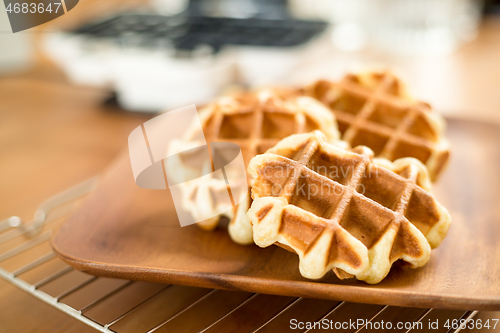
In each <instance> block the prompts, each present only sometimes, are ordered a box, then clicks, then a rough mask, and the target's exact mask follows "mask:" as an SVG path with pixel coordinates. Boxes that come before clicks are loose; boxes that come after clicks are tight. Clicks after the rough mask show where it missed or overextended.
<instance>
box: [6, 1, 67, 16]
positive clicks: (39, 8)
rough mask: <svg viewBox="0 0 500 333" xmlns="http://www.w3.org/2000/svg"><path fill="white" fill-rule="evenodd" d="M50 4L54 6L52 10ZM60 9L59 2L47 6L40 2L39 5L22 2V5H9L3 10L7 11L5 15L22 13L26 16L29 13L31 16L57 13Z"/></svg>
mask: <svg viewBox="0 0 500 333" xmlns="http://www.w3.org/2000/svg"><path fill="white" fill-rule="evenodd" d="M52 4H54V8H52ZM60 7H61V3H60V2H54V3H51V2H50V3H48V4H44V3H42V2H40V3H27V2H24V3H18V2H16V3H14V4H12V3H9V5H8V6H7V8H5V10H6V11H7V13H9V14H10V13H15V14H18V13H23V14H28V13H31V14H35V13H39V14H41V13H45V12H48V13H52V12H54V13H57V12H58V11H59V8H60Z"/></svg>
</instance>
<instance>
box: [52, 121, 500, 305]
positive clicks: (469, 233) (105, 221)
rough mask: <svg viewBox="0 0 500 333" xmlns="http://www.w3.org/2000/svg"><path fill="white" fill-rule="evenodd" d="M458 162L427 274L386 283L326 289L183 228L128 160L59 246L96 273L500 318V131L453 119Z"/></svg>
mask: <svg viewBox="0 0 500 333" xmlns="http://www.w3.org/2000/svg"><path fill="white" fill-rule="evenodd" d="M448 137H449V139H450V141H451V144H452V147H453V156H452V159H451V162H450V165H449V168H448V170H447V172H445V174H444V175H443V177H442V178H441V180H440V182H439V184H438V185H437V186H436V188H435V193H436V196H437V198H438V200H439V201H440V202H441V203H442V204H443V205H444V206H445V207H447V208H448V209H449V211H450V213H451V215H452V218H453V224H452V226H451V228H450V231H449V234H448V237H447V238H446V239H445V241H444V242H443V244H442V245H441V246H440V248H438V249H437V250H434V251H433V253H432V256H431V259H430V261H429V263H428V264H427V265H426V266H425V267H423V268H421V269H416V270H413V269H410V268H402V267H393V269H392V270H391V272H390V274H389V275H388V277H387V278H386V279H385V280H383V281H382V282H381V283H380V284H378V285H374V286H369V285H367V284H365V283H363V282H359V281H355V280H339V279H337V278H336V277H335V276H334V274H333V273H332V274H327V275H326V276H325V277H324V278H323V279H321V280H318V281H311V280H307V279H305V278H303V277H301V276H300V274H299V272H298V258H297V256H296V255H294V254H292V253H289V252H287V251H285V250H283V249H281V248H278V247H276V246H274V247H269V248H265V249H261V248H258V247H257V246H240V245H237V244H235V243H233V242H232V241H231V240H230V239H229V237H228V235H227V233H226V231H225V230H223V229H218V230H216V231H215V232H213V233H210V232H205V231H202V230H200V229H199V228H198V227H197V226H195V225H192V226H188V227H183V228H181V227H180V225H179V223H178V220H177V216H176V213H175V210H174V208H173V204H172V199H171V197H170V194H169V192H168V190H163V191H161V190H158V191H154V190H146V189H141V188H139V187H137V186H136V185H135V183H134V181H133V177H132V172H131V169H130V162H129V160H128V156H127V155H126V154H124V155H123V156H122V157H121V158H119V159H118V160H117V162H116V163H115V164H114V165H113V167H112V168H111V169H110V170H109V171H108V173H107V176H106V177H105V179H104V180H103V182H102V183H101V184H100V186H99V187H98V188H97V189H96V190H95V192H94V193H92V194H91V195H90V196H89V197H88V198H87V200H86V201H85V202H84V203H83V204H82V206H81V207H80V208H79V209H77V210H76V211H75V212H74V214H73V215H72V216H70V218H69V219H68V221H67V222H66V223H65V224H63V225H62V227H61V228H60V229H59V231H58V232H57V233H56V234H55V235H54V236H53V238H52V245H53V248H54V250H55V251H56V253H58V254H59V255H60V256H61V257H62V258H63V259H64V260H65V261H66V262H67V263H68V264H70V265H71V266H73V267H75V268H77V269H79V270H83V271H85V272H87V273H91V274H96V275H101V276H108V277H120V278H126V279H132V280H144V281H151V282H161V283H173V284H182V285H190V286H197V287H207V288H219V289H230V290H240V291H250V292H258V293H269V294H277V295H287V296H303V297H313V298H324V299H332V300H345V301H351V302H362V303H373V304H389V305H396V306H407V307H435V308H446V309H478V310H500V279H499V278H498V276H500V250H499V246H498V243H497V240H498V238H499V237H500V223H499V222H500V221H499V217H500V210H499V206H498V205H497V202H498V199H499V197H500V195H499V194H500V176H499V174H498V166H500V151H499V149H498V147H497V143H498V142H499V141H500V128H499V127H498V126H496V125H489V124H485V123H481V122H471V121H463V120H450V121H449V130H448Z"/></svg>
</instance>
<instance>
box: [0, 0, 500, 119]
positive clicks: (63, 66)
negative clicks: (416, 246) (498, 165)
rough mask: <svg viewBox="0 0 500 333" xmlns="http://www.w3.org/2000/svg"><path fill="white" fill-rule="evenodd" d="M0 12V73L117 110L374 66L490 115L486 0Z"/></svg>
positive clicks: (91, 2)
mask: <svg viewBox="0 0 500 333" xmlns="http://www.w3.org/2000/svg"><path fill="white" fill-rule="evenodd" d="M1 15H2V16H0V31H2V33H1V34H0V49H1V50H0V51H1V52H0V79H1V78H2V77H3V78H6V77H8V76H13V75H28V73H30V72H31V73H34V72H38V73H41V72H43V73H44V74H43V75H47V78H48V77H50V76H55V75H59V76H60V78H61V79H62V78H64V79H65V80H66V82H67V83H68V84H71V85H77V86H81V87H86V88H92V89H102V90H103V91H107V92H108V93H109V95H107V98H106V100H108V102H109V101H113V102H116V103H117V104H118V105H119V107H120V108H122V109H126V110H131V111H140V112H144V111H145V112H158V111H159V110H162V109H165V108H174V107H177V106H181V105H186V104H191V103H204V102H206V101H207V100H209V99H210V98H212V97H213V96H214V95H217V94H220V93H221V92H223V91H224V90H227V89H230V88H231V87H234V86H235V85H242V86H256V85H263V84H276V83H278V84H295V85H302V84H305V83H309V82H311V81H313V80H315V79H318V78H331V79H335V78H338V77H340V76H341V75H343V74H345V73H346V72H347V71H359V70H366V69H378V68H381V69H390V70H392V71H394V72H395V73H396V74H398V75H400V76H402V78H403V80H404V81H405V82H407V84H408V86H409V88H410V91H411V92H413V94H414V95H415V97H417V98H418V99H422V100H425V101H427V102H429V103H431V104H432V105H433V106H434V107H435V108H436V109H438V110H440V111H441V112H443V113H445V114H460V115H462V116H469V115H470V116H474V117H483V118H487V119H492V118H494V119H496V120H498V119H499V118H500V117H499V116H498V115H499V114H500V113H499V112H497V111H498V109H500V97H499V95H500V94H499V93H498V85H499V83H500V64H499V62H498V59H500V2H499V1H498V0H489V1H482V0H353V1H341V0H288V1H287V0H273V1H264V0H191V1H189V0H173V1H167V0H150V1H143V0H128V1H114V0H106V1H95V0H83V1H80V3H79V4H78V5H77V6H76V7H75V8H74V9H72V10H71V11H70V12H68V13H67V14H65V15H63V16H62V17H60V18H58V19H56V20H54V21H51V22H48V23H46V24H43V25H41V26H38V27H36V28H32V29H28V30H26V31H24V32H20V33H16V34H12V33H9V31H10V27H9V24H8V20H7V16H6V13H5V12H2V13H1ZM43 75H42V76H43Z"/></svg>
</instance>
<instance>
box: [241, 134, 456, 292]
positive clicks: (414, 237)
mask: <svg viewBox="0 0 500 333" xmlns="http://www.w3.org/2000/svg"><path fill="white" fill-rule="evenodd" d="M290 147H293V148H290ZM372 155H373V152H372V151H371V150H370V149H368V148H366V147H357V148H355V149H353V150H352V151H351V152H345V151H344V152H343V151H341V150H339V149H336V148H335V147H333V146H331V145H327V144H326V143H325V141H324V138H323V136H322V135H321V133H320V132H317V131H316V132H314V134H306V135H296V136H293V137H291V138H288V139H285V140H283V141H282V142H280V143H279V144H278V145H277V146H276V147H275V148H273V149H271V150H269V151H268V152H267V153H266V154H265V155H261V156H258V157H256V158H255V159H254V160H252V162H251V165H250V167H249V169H250V171H251V172H252V173H254V177H257V179H256V181H255V184H254V187H253V188H252V196H253V198H254V200H255V201H254V204H253V205H252V208H251V209H250V212H249V217H250V219H251V221H252V224H253V226H254V240H255V242H256V243H257V245H260V246H268V245H271V244H272V243H275V242H277V244H279V245H282V246H283V245H284V247H285V248H291V249H293V251H295V252H296V253H298V254H299V256H300V257H301V263H300V264H301V265H300V270H301V273H302V275H304V276H305V277H308V278H320V277H322V276H323V275H324V274H325V273H326V272H327V271H329V270H330V269H332V268H334V271H335V273H336V274H337V275H338V276H339V277H341V278H344V277H349V276H352V275H355V276H356V277H357V278H358V279H360V280H364V281H366V282H368V283H378V282H380V281H381V280H382V279H383V278H384V277H385V276H386V275H387V273H388V272H389V270H390V267H391V265H392V263H393V262H394V261H396V260H398V259H403V260H404V261H405V262H407V263H408V264H410V265H411V266H412V267H414V268H416V267H420V266H422V265H424V264H425V263H426V262H427V261H428V259H429V256H430V248H431V246H433V247H434V246H437V245H439V243H440V240H441V239H440V236H441V232H442V228H443V225H447V224H448V222H449V221H448V219H449V218H448V217H447V214H443V213H442V211H443V208H442V207H439V204H437V203H435V202H434V199H433V198H432V196H431V195H430V194H428V193H427V192H426V191H425V190H424V189H422V188H421V187H420V186H424V187H428V186H430V185H429V183H428V180H427V179H426V178H427V174H426V171H425V168H424V167H423V166H422V165H421V164H420V163H418V161H416V160H414V159H401V160H399V161H397V162H396V163H390V162H388V161H386V162H384V161H383V160H379V162H380V163H382V164H383V163H385V164H386V165H385V166H386V167H390V166H392V170H393V171H394V172H395V173H393V172H391V171H389V170H387V168H385V167H381V166H378V165H376V164H374V163H373V162H372V161H371V159H372ZM376 161H377V160H376ZM325 163H326V164H327V165H326V164H325ZM332 167H334V168H336V169H337V170H338V169H340V170H341V176H340V177H339V176H338V173H335V176H334V177H331V174H330V175H328V173H325V170H328V169H329V168H330V169H331V168H332ZM315 169H316V170H315ZM284 170H286V171H284ZM320 170H322V171H320ZM346 171H347V172H346ZM276 172H281V173H285V174H286V176H285V177H276V176H275V175H276ZM304 188H305V189H306V190H305V191H303V190H304ZM276 189H278V191H276ZM312 189H314V191H312ZM310 192H314V193H313V195H312V196H309V195H310V194H311V193H310ZM320 192H321V193H320ZM325 192H326V193H325ZM270 197H272V198H270ZM429 204H431V206H428V205H429ZM429 207H437V208H436V209H429ZM271 210H274V212H273V213H271V212H270V211H271ZM440 214H442V215H444V216H440ZM266 217H267V221H264V220H266ZM263 222H264V223H263ZM413 222H414V223H413ZM270 229H273V231H270ZM446 229H447V226H446ZM436 233H438V234H439V235H438V236H436ZM424 235H427V236H428V239H426V238H425V236H424ZM429 244H430V245H429Z"/></svg>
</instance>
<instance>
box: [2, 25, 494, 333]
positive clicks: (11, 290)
mask: <svg viewBox="0 0 500 333" xmlns="http://www.w3.org/2000/svg"><path fill="white" fill-rule="evenodd" d="M499 60H500V19H499V18H496V19H488V20H487V21H486V23H485V24H484V25H483V27H482V29H481V31H480V34H479V37H478V39H476V40H475V41H473V42H471V43H469V44H466V45H464V46H463V47H462V48H461V49H460V50H459V51H458V52H457V53H456V54H454V55H453V56H452V57H450V58H449V62H451V63H453V64H454V65H453V66H452V67H451V68H452V69H453V68H454V69H455V70H456V71H458V72H457V73H455V75H453V76H451V77H443V78H442V79H443V80H444V81H445V82H441V83H440V85H442V86H443V87H446V89H443V93H442V95H441V96H442V98H441V99H440V98H439V96H440V94H439V90H437V91H436V90H435V89H430V90H431V92H432V94H430V95H429V96H431V97H430V99H432V102H434V103H437V104H438V105H439V108H440V109H443V110H445V111H446V112H447V113H452V112H454V111H457V112H459V113H460V115H463V116H466V117H478V118H483V119H488V120H495V121H500V93H499V87H500V61H499ZM415 61H416V62H419V61H420V60H415ZM447 62H448V60H440V62H437V63H436V64H435V66H436V68H439V64H444V63H447ZM395 63H396V64H397V63H398V62H397V61H396V62H395ZM406 66H409V65H406ZM409 67H411V66H409ZM448 70H450V69H449V68H448ZM424 77H425V76H424ZM457 78H459V79H460V81H459V82H457ZM418 80H421V78H420V79H418V78H415V79H414V81H413V82H418ZM440 85H438V86H437V89H439V86H440ZM453 87H455V88H456V89H455V88H453ZM454 89H455V90H454ZM420 91H423V90H420ZM450 91H451V93H450ZM423 95H425V93H424V94H423ZM106 97H107V93H106V92H105V91H102V90H98V89H93V88H88V87H87V88H84V87H76V86H73V85H71V84H69V83H68V82H67V81H66V80H65V78H64V76H63V75H62V74H61V73H60V72H58V71H57V70H56V69H54V68H52V67H51V66H47V65H42V66H37V67H35V68H34V69H33V70H30V71H29V72H27V73H22V74H18V75H14V76H12V75H11V76H3V77H2V76H0V156H1V157H0V219H1V218H5V217H8V216H11V215H18V216H20V217H22V218H23V219H30V218H31V217H32V215H33V213H34V211H35V209H36V207H37V205H38V204H40V203H41V202H42V201H43V200H44V199H46V198H48V197H50V196H51V195H54V194H56V193H58V192H60V191H62V190H64V189H66V188H68V187H70V186H72V185H74V184H76V183H78V182H80V181H83V180H85V179H87V178H90V177H91V176H93V175H96V174H98V173H100V172H101V171H102V170H104V168H105V167H106V166H107V165H108V164H109V163H110V162H111V161H112V160H113V159H114V158H115V156H116V155H117V154H118V153H119V151H120V150H122V149H123V148H124V147H126V144H127V137H128V135H129V133H130V132H131V131H132V129H134V128H135V127H136V126H138V125H139V124H141V123H142V122H144V121H145V120H146V119H148V118H149V117H148V116H146V115H137V114H128V113H125V112H122V111H120V110H118V109H117V108H115V107H112V106H103V104H102V102H103V100H105V99H106ZM28 309H29V311H28ZM480 316H492V317H494V318H500V313H490V314H488V313H484V314H483V313H481V314H480ZM31 331H37V332H94V330H93V329H92V328H90V327H87V326H86V325H85V324H83V323H80V322H78V321H77V320H75V319H73V318H71V317H69V316H67V315H66V314H64V313H62V312H59V311H58V310H56V309H55V308H52V307H51V306H49V305H47V304H45V303H43V302H42V301H39V300H37V299H35V298H33V297H32V296H30V295H28V294H27V293H25V292H23V291H21V290H19V289H17V288H16V287H14V286H13V285H10V284H9V283H7V282H5V281H4V280H0V332H31ZM488 332H491V331H488Z"/></svg>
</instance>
